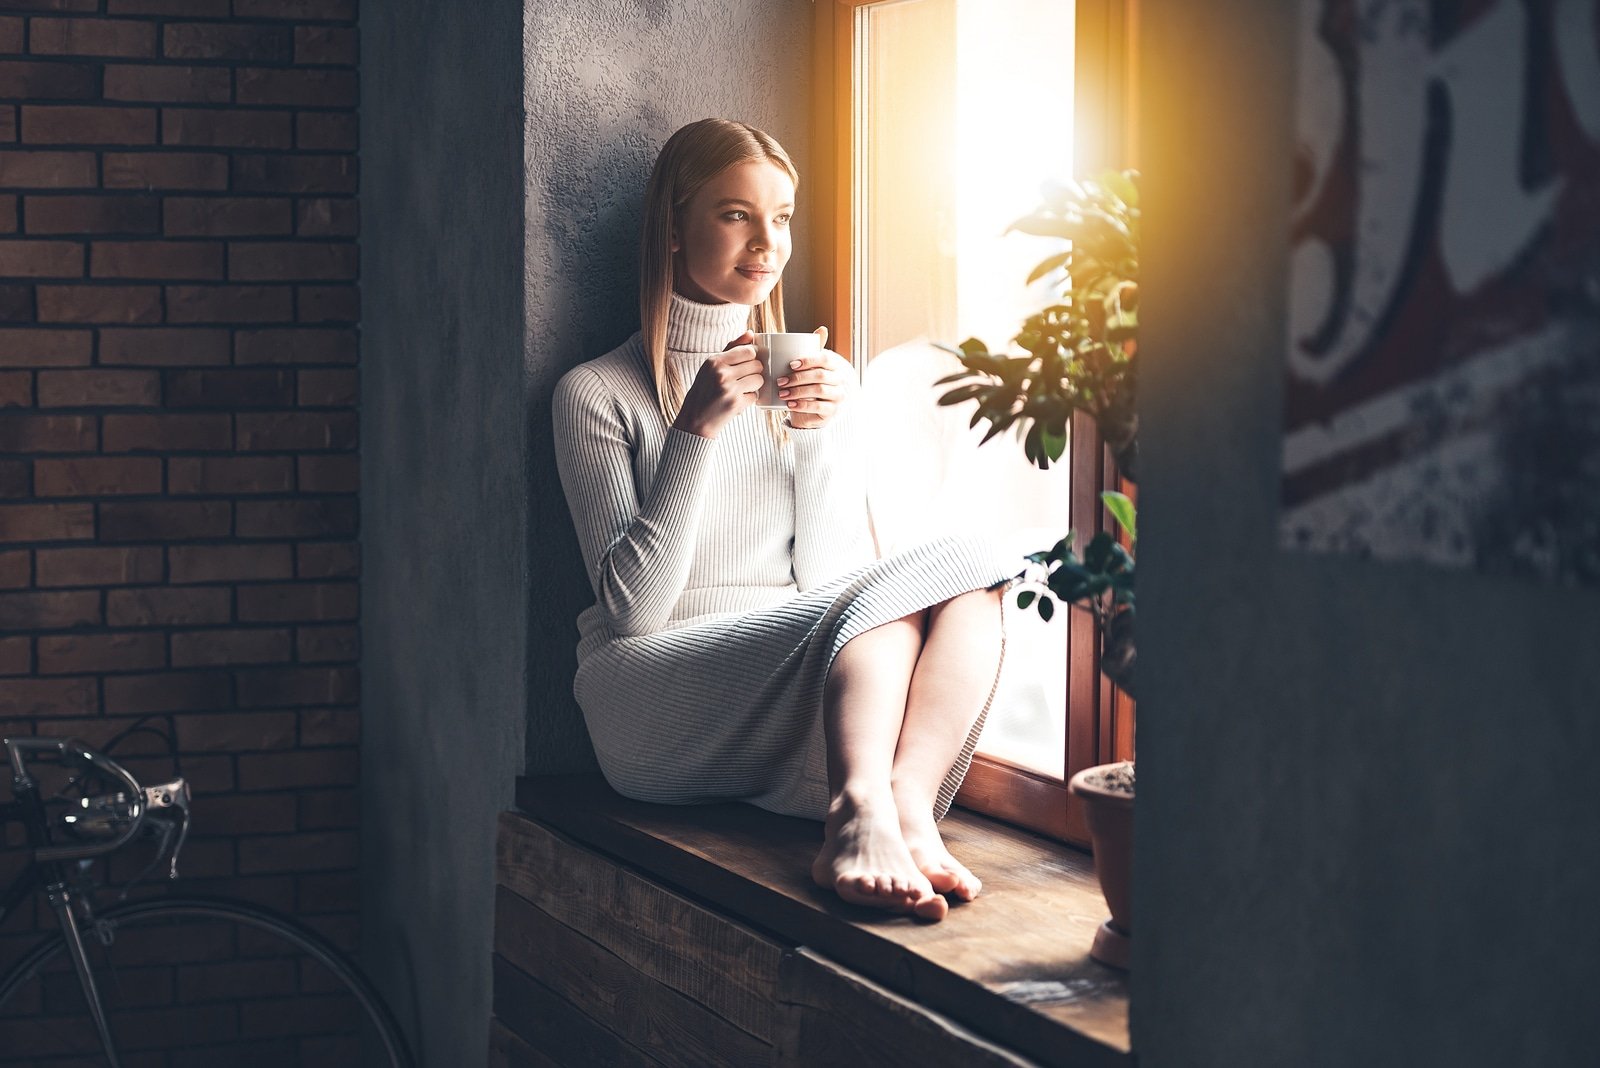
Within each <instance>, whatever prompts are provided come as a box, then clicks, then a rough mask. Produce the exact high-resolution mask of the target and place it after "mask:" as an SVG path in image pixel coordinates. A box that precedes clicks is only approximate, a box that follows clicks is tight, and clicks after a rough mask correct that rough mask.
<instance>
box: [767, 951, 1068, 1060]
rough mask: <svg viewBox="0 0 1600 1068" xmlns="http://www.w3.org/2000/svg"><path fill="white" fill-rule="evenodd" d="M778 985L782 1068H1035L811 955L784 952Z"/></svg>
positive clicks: (779, 1054) (1009, 1053)
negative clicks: (847, 1067) (839, 1067)
mask: <svg viewBox="0 0 1600 1068" xmlns="http://www.w3.org/2000/svg"><path fill="white" fill-rule="evenodd" d="M779 974H780V978H779V981H778V1000H779V1004H780V1006H781V1009H782V1012H783V1023H782V1025H781V1026H780V1027H779V1032H778V1033H779V1043H778V1060H777V1062H776V1063H777V1064H778V1065H780V1066H783V1068H802V1066H807V1065H817V1064H870V1065H874V1066H877V1068H927V1066H929V1065H937V1064H959V1065H962V1066H963V1068H1037V1066H1036V1065H1035V1062H1033V1061H1028V1060H1024V1059H1023V1058H1021V1057H1018V1056H1017V1055H1016V1054H1014V1053H1011V1052H1009V1051H1007V1050H1005V1049H1002V1048H1001V1047H999V1046H996V1045H994V1044H993V1043H991V1042H986V1041H984V1040H983V1039H982V1038H979V1037H978V1036H977V1035H975V1034H973V1033H972V1032H971V1031H968V1030H967V1029H966V1028H964V1027H962V1026H960V1025H959V1024H956V1023H953V1022H951V1021H950V1020H948V1019H946V1018H944V1017H943V1016H940V1015H938V1014H937V1013H932V1012H929V1011H928V1010H927V1009H925V1008H923V1007H922V1006H920V1005H917V1004H915V1003H913V1002H911V1001H908V1000H907V999H905V998H903V997H900V996H899V995H898V994H895V993H894V992H893V991H891V990H888V989H886V988H884V987H882V986H879V985H878V984H877V983H874V982H872V981H871V980H869V979H865V978H863V977H862V976H859V975H855V974H854V973H852V972H849V971H847V970H845V969H844V968H841V967H839V966H838V965H837V964H834V963H833V962H831V961H829V960H826V959H825V958H823V957H820V956H818V955H817V954H815V953H813V952H812V951H810V950H808V949H804V948H802V949H799V950H796V951H795V952H793V953H790V954H787V955H785V957H784V960H783V967H782V970H781V971H780V973H779Z"/></svg>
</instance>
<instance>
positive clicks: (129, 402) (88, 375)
mask: <svg viewBox="0 0 1600 1068" xmlns="http://www.w3.org/2000/svg"><path fill="white" fill-rule="evenodd" d="M40 288H41V289H44V288H46V287H40ZM94 291H96V290H85V292H94ZM39 299H40V300H41V301H43V299H44V294H43V293H42V292H41V293H40V296H39ZM160 403H161V378H160V372H159V371H112V370H102V369H100V368H98V367H97V368H92V369H87V370H71V371H40V372H39V407H41V408H86V407H91V406H92V407H106V406H111V405H126V406H135V407H138V406H147V405H155V404H160Z"/></svg>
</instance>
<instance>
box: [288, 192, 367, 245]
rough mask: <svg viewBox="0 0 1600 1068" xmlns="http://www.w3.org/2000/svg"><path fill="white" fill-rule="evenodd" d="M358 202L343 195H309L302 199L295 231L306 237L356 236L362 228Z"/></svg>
mask: <svg viewBox="0 0 1600 1068" xmlns="http://www.w3.org/2000/svg"><path fill="white" fill-rule="evenodd" d="M360 224H361V213H360V211H359V210H357V205H356V202H355V201H354V200H352V199H349V198H345V197H341V198H338V199H334V198H329V197H308V198H306V199H304V200H301V201H300V204H299V207H298V208H297V210H296V215H295V227H294V232H295V233H297V234H300V235H302V236H305V237H354V236H356V234H357V233H358V232H359V231H360V229H361V225H360Z"/></svg>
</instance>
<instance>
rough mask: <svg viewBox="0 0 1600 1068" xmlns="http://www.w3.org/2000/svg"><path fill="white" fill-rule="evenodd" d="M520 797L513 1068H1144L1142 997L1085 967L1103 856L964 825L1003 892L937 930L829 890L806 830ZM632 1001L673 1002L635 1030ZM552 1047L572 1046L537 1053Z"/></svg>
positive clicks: (502, 931)
mask: <svg viewBox="0 0 1600 1068" xmlns="http://www.w3.org/2000/svg"><path fill="white" fill-rule="evenodd" d="M517 800H518V806H519V808H520V809H521V813H520V814H519V813H508V814H507V815H506V817H505V818H504V819H503V820H502V827H501V840H500V854H499V865H500V882H501V889H500V896H499V901H498V907H497V917H496V928H497V931H496V944H497V953H498V954H500V956H501V957H502V958H504V959H502V960H497V962H496V963H497V970H496V985H497V989H496V997H495V1002H496V1015H497V1017H499V1019H498V1021H497V1030H496V1038H495V1042H496V1047H495V1048H496V1049H497V1050H504V1051H514V1052H517V1053H519V1054H520V1055H521V1056H522V1058H523V1059H514V1058H512V1057H511V1054H510V1053H503V1054H501V1055H502V1056H504V1057H505V1058H506V1059H504V1060H503V1061H502V1062H500V1063H506V1064H518V1065H520V1064H539V1065H544V1064H568V1063H673V1062H674V1060H681V1061H682V1062H683V1063H691V1064H692V1063H705V1064H710V1063H730V1064H767V1063H793V1064H804V1063H830V1062H831V1061H832V1060H833V1059H834V1058H835V1055H836V1054H838V1055H842V1054H844V1053H846V1052H849V1051H850V1050H852V1049H855V1050H859V1049H860V1048H861V1043H863V1042H873V1041H876V1042H880V1043H886V1047H885V1049H884V1051H883V1053H884V1055H885V1057H888V1058H889V1059H884V1060H881V1061H880V1062H875V1063H886V1064H887V1063H900V1062H901V1060H902V1057H901V1056H900V1055H901V1054H903V1055H904V1062H905V1063H919V1058H921V1060H920V1063H923V1064H928V1063H933V1064H938V1063H962V1064H967V1063H980V1062H981V1063H992V1064H1006V1065H1025V1064H1030V1063H1032V1064H1039V1065H1061V1066H1065V1065H1099V1064H1122V1065H1127V1064H1131V1063H1132V1057H1131V1055H1130V1054H1129V1046H1128V1000H1127V987H1126V982H1125V980H1124V978H1123V976H1122V975H1121V974H1120V973H1117V972H1114V971H1112V970H1110V969H1107V968H1104V967H1102V966H1100V965H1098V964H1096V963H1094V962H1093V961H1090V960H1089V959H1088V955H1087V950H1088V946H1089V943H1090V941H1091V939H1092V938H1093V935H1094V930H1095V928H1096V927H1097V926H1098V925H1099V923H1100V921H1101V920H1102V919H1103V918H1104V916H1105V905H1104V902H1103V901H1102V900H1101V898H1100V892H1099V888H1098V886H1097V885H1096V884H1095V881H1094V875H1093V870H1092V867H1091V864H1090V861H1089V858H1088V857H1087V856H1085V855H1084V854H1081V853H1078V852H1075V851H1073V850H1070V849H1067V848H1065V847H1062V846H1059V845H1056V844H1055V843H1051V842H1047V841H1045V840H1043V839H1040V838H1037V837H1035V836H1033V835H1030V834H1027V833H1025V832H1022V831H1018V830H1015V829H1013V828H1009V827H1006V826H1004V825H1002V824H997V823H994V822H992V821H989V820H985V819H983V818H981V817H977V816H973V815H971V814H968V813H963V812H961V811H959V810H958V811H957V812H955V813H953V814H952V815H951V817H950V818H949V819H947V820H946V821H945V822H944V824H942V825H941V830H942V831H943V833H944V835H945V838H946V841H947V842H948V843H949V845H950V848H951V851H952V852H953V853H955V855H956V856H958V857H960V858H962V860H963V861H964V862H965V863H967V864H968V866H969V867H971V868H972V869H973V870H974V871H975V872H976V873H977V874H978V875H979V877H980V878H982V879H983V881H984V891H983V893H982V894H981V895H980V896H979V897H978V899H977V900H976V901H974V902H972V903H970V904H964V905H960V906H958V907H956V908H954V909H952V911H951V913H950V915H949V916H948V917H947V918H946V919H945V920H944V921H943V922H942V923H938V924H925V923H921V922H919V921H916V920H913V919H910V918H906V917H895V916H886V915H883V914H881V913H878V912H875V911H873V910H868V909H861V908H856V907H852V906H849V905H847V904H845V903H844V902H842V901H840V900H839V899H838V898H837V897H836V896H834V895H832V894H827V893H824V892H822V891H821V890H819V889H817V888H816V887H815V886H814V885H813V884H812V883H811V881H810V879H809V877H808V875H807V871H808V869H809V865H810V861H811V859H812V857H813V856H814V855H815V852H816V848H817V845H818V843H819V841H820V828H819V825H818V824H815V823H812V822H809V821H804V820H793V819H786V818H784V817H779V816H773V815H771V814H770V813H764V812H761V811H759V810H756V809H754V808H750V807H749V806H744V805H718V806H703V807H693V808H682V807H666V806H655V805H644V804H639V803H637V802H630V801H626V800H624V799H622V798H620V797H618V796H617V795H616V794H614V793H613V792H612V791H611V790H610V789H609V788H607V787H606V786H605V784H604V783H603V782H602V781H601V780H599V779H598V777H591V776H575V777H549V778H538V779H524V780H522V781H521V782H520V783H519V786H518V796H517ZM530 816H531V817H532V818H531V819H530V818H529V817H530ZM552 865H559V866H561V868H562V871H561V874H560V875H559V877H556V878H552V877H551V875H550V872H549V869H550V867H551V866H552ZM503 936H504V937H503ZM518 945H521V946H533V945H540V946H547V947H549V952H548V953H545V954H544V956H545V957H547V958H549V960H559V961H561V962H562V963H561V964H560V965H559V966H555V965H552V964H550V963H549V961H548V960H545V961H535V960H533V959H532V958H531V957H530V956H528V955H527V954H524V960H523V963H524V964H526V965H527V967H529V968H532V969H534V971H535V972H539V973H540V974H538V975H530V974H529V973H527V972H526V971H525V970H523V969H521V968H520V967H519V966H518V965H517V964H516V963H515V962H514V961H513V960H512V959H511V958H510V957H507V955H506V953H507V952H509V953H510V954H512V956H515V955H516V954H517V953H518V950H517V949H516V948H515V947H516V946H518ZM503 947H511V948H509V950H508V951H503ZM596 950H598V951H599V952H596ZM541 952H542V951H541ZM552 968H554V969H555V970H554V971H552ZM607 975H609V976H610V978H606V979H596V978H595V976H607ZM635 975H638V976H643V979H636V978H634V976H635ZM641 983H647V984H649V985H641ZM658 986H659V987H661V988H662V989H657V987H658ZM555 990H559V991H560V994H559V995H555V994H553V993H552V992H553V991H555ZM663 990H664V991H665V992H664V993H663ZM574 991H576V993H573V992H574ZM618 991H629V992H630V993H628V994H627V996H626V997H627V1000H631V1002H632V1003H634V1004H642V1003H643V1001H645V1000H649V999H651V998H653V999H654V1000H655V1001H656V1002H661V1001H663V999H665V1000H666V1001H667V1002H670V1004H667V1005H666V1007H665V1008H661V1009H659V1011H655V1012H653V1013H642V1014H634V1013H631V1012H628V1011H626V1010H624V1009H622V1008H621V1007H620V1006H621V1005H622V1004H623V1001H622V1000H619V998H622V997H623V995H621V994H619V993H618ZM552 996H558V997H559V998H561V999H564V1001H565V1003H566V1005H565V1006H556V1005H551V1004H548V1001H549V998H550V997H552ZM672 998H681V999H682V1001H683V1004H678V1002H676V1001H673V1000H672ZM541 999H543V1000H542V1001H541ZM575 1001H576V1002H578V1003H581V1004H578V1005H577V1006H576V1007H577V1008H578V1009H580V1010H581V1011H580V1013H579V1015H580V1016H581V1017H582V1019H576V1020H574V1021H572V1022H571V1023H570V1024H569V1025H567V1026H565V1027H563V1028H561V1029H560V1030H559V1033H545V1032H537V1031H535V1032H534V1033H532V1034H530V1033H529V1032H528V1030H527V1027H529V1026H536V1024H537V1021H536V1019H535V1016H536V1013H535V1012H531V1011H522V1010H523V1008H524V1006H528V1005H536V1006H540V1007H542V1009H543V1011H544V1012H545V1016H546V1017H548V1016H549V1015H550V1013H551V1012H554V1011H556V1010H558V1009H564V1008H566V1007H568V1006H571V1005H572V1004H573V1003H574V1002H575ZM502 1008H504V1009H505V1011H502ZM519 1012H520V1013H521V1018H522V1019H523V1020H524V1022H525V1026H524V1027H521V1028H519V1027H516V1026H515V1025H514V1020H513V1017H515V1016H517V1014H518V1013H519ZM913 1018H915V1019H914V1020H913ZM895 1020H905V1021H908V1022H907V1023H906V1024H905V1025H904V1028H903V1031H904V1033H903V1034H897V1033H896V1029H897V1027H898V1026H899V1025H897V1024H894V1023H892V1022H886V1021H895ZM663 1021H676V1022H675V1023H671V1024H665V1023H663ZM590 1024H592V1025H593V1033H586V1032H585V1033H583V1034H582V1035H579V1032H582V1031H583V1028H584V1027H585V1026H588V1025H590ZM652 1028H654V1029H655V1030H654V1031H652V1030H651V1029H652ZM547 1032H548V1029H547ZM575 1036H578V1038H577V1045H576V1046H574V1045H573V1044H572V1043H573V1041H574V1040H575ZM916 1036H920V1038H917V1037H916ZM541 1038H543V1039H544V1040H547V1041H559V1042H565V1043H566V1044H567V1046H568V1047H570V1048H568V1049H567V1050H566V1051H565V1052H559V1051H558V1052H557V1053H556V1054H554V1055H552V1054H550V1053H548V1052H546V1053H542V1054H534V1053H532V1052H531V1051H532V1048H533V1047H534V1046H535V1045H536V1044H537V1043H538V1042H539V1041H540V1040H541ZM922 1045H926V1049H924V1050H922V1051H921V1052H916V1050H917V1047H919V1046H922ZM835 1047H837V1048H835ZM958 1047H959V1048H960V1049H961V1051H962V1052H961V1053H959V1054H956V1055H954V1056H953V1058H952V1059H948V1060H941V1059H939V1058H940V1054H941V1052H942V1053H944V1054H945V1055H952V1054H954V1051H955V1050H956V1049H957V1048H958ZM664 1049H670V1050H679V1051H690V1052H688V1053H686V1054H685V1055H684V1056H683V1057H681V1058H675V1057H672V1056H668V1057H662V1056H659V1055H658V1054H659V1053H660V1052H661V1051H662V1050H664ZM635 1055H642V1057H643V1059H642V1060H638V1061H634V1060H631V1059H630V1057H633V1056H635ZM930 1056H931V1057H933V1058H934V1059H933V1060H932V1061H929V1060H928V1059H927V1058H928V1057H930ZM533 1057H541V1058H543V1059H538V1060H534V1059H530V1058H533Z"/></svg>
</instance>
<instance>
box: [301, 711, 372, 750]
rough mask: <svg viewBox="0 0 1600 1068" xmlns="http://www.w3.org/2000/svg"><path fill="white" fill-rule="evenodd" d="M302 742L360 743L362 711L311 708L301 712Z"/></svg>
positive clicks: (313, 743) (316, 744) (312, 743)
mask: <svg viewBox="0 0 1600 1068" xmlns="http://www.w3.org/2000/svg"><path fill="white" fill-rule="evenodd" d="M300 744H301V745H305V746H312V745H315V746H324V745H360V744H361V713H360V712H359V711H358V710H356V709H354V708H310V709H305V710H302V711H301V712H300Z"/></svg>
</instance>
